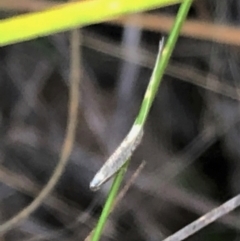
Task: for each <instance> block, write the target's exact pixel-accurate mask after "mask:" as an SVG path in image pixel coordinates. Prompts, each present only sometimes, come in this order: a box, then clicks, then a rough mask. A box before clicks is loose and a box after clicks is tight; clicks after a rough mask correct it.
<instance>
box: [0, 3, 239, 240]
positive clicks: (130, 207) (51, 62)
mask: <svg viewBox="0 0 240 241" xmlns="http://www.w3.org/2000/svg"><path fill="white" fill-rule="evenodd" d="M56 3H57V2H56V1H55V2H53V1H46V0H45V1H43V0H21V1H7V0H2V1H0V18H1V19H4V18H7V17H10V16H14V15H17V14H20V13H24V12H30V11H36V10H41V9H44V8H46V7H49V6H51V5H54V4H56ZM177 9H178V6H172V7H168V8H164V9H159V10H155V11H151V12H148V13H143V14H138V15H136V16H132V18H133V19H134V21H136V23H138V24H137V26H135V27H134V26H130V25H129V23H131V19H130V18H123V19H120V20H118V21H114V22H108V23H103V24H98V25H94V26H90V27H86V28H83V29H81V30H79V31H80V35H81V51H80V53H79V54H80V55H81V66H79V70H80V72H81V75H82V77H81V84H80V89H79V91H80V97H81V98H80V101H79V114H78V126H77V132H76V140H75V144H74V148H73V151H72V154H71V157H70V161H69V163H68V165H67V167H66V169H65V171H64V173H63V176H62V177H61V179H60V181H59V182H58V184H57V186H56V188H55V189H54V192H52V193H51V194H50V195H49V196H48V197H47V198H46V199H45V201H44V202H43V203H42V205H41V206H40V207H39V208H38V209H37V210H36V211H35V212H34V213H32V214H31V215H30V216H29V217H28V218H27V220H26V221H24V222H23V223H22V224H21V225H19V226H18V227H17V228H13V229H12V230H10V231H9V232H7V233H6V234H5V235H4V237H2V238H1V239H0V240H6V241H8V240H9V241H11V240H21V241H23V240H24V241H30V240H31V241H32V240H71V241H74V240H84V239H85V238H86V237H87V235H88V234H89V232H90V231H91V230H92V228H93V227H94V226H95V224H96V221H97V219H98V216H99V214H100V212H101V209H102V206H103V204H104V201H105V198H106V195H107V191H108V189H109V187H110V183H108V184H106V186H105V187H104V188H102V189H101V190H100V191H98V192H92V191H90V190H89V182H90V181H91V179H92V177H93V176H94V174H95V173H96V171H97V170H98V169H99V168H100V167H101V165H102V164H103V163H104V162H105V161H106V159H107V157H108V156H109V155H110V154H111V153H112V152H113V151H114V149H115V148H116V147H117V145H118V144H119V143H120V142H121V140H122V139H123V138H124V136H125V135H126V133H127V132H128V130H129V129H130V127H131V125H132V123H133V121H134V118H135V117H136V114H137V113H138V110H139V106H140V104H141V100H142V98H143V95H144V92H145V90H146V87H147V84H148V81H149V78H150V74H151V71H152V68H153V65H154V61H155V58H156V54H157V50H158V43H159V40H160V39H161V37H162V36H167V35H168V31H167V28H168V27H167V23H169V21H170V20H171V18H173V17H174V14H176V12H177ZM166 16H167V17H166ZM63 17H64V16H63ZM189 19H190V20H191V21H194V22H191V23H192V24H193V25H191V24H190V25H191V26H190V25H188V28H186V29H185V30H183V32H182V33H183V36H182V37H180V39H179V41H178V43H177V46H176V49H175V51H174V53H173V57H172V59H171V62H170V65H169V67H168V69H167V72H166V74H165V76H164V79H163V82H162V84H161V86H160V89H159V92H158V95H157V97H156V99H155V102H154V105H153V107H152V109H151V112H150V115H149V118H148V121H147V125H146V127H145V135H144V138H143V141H142V143H141V145H140V148H138V150H137V151H136V153H135V154H134V156H133V158H132V161H131V164H130V168H129V170H128V172H127V174H126V177H125V179H124V180H125V181H124V183H127V182H128V181H129V179H130V178H131V176H132V175H133V174H134V173H135V171H136V169H137V168H138V166H139V165H140V164H141V163H142V161H143V160H144V161H146V166H145V167H144V169H143V170H142V172H141V173H140V174H139V176H138V177H137V179H136V180H135V181H134V183H132V184H131V187H130V189H129V191H128V192H127V194H126V195H125V196H124V198H123V199H122V200H121V202H120V203H119V204H118V206H117V207H116V208H115V210H114V212H113V213H112V214H111V216H110V218H109V221H108V223H107V226H106V229H105V232H104V235H103V237H102V240H109V241H110V240H125V241H134V240H138V241H160V240H162V239H163V238H164V237H167V236H168V235H170V234H171V233H173V232H174V231H177V230H178V229H180V228H181V227H184V226H185V225H186V224H188V223H190V222H191V221H193V220H195V219H196V218H198V217H200V216H201V215H203V214H204V213H206V212H208V211H210V210H211V209H213V208H214V207H216V206H218V205H220V204H221V203H222V202H224V201H226V200H228V199H229V198H231V197H232V196H234V195H236V194H238V193H239V191H240V180H239V178H240V148H239V145H240V125H239V121H240V105H239V100H240V89H239V83H240V80H239V76H240V49H239V46H240V28H239V25H240V2H239V1H238V0H221V1H217V0H196V1H195V2H194V4H193V6H192V8H191V11H190V14H189ZM155 20H156V21H155ZM164 21H165V22H164ZM161 23H162V24H161ZM158 24H159V28H158ZM194 24H195V25H194ZM209 26H211V28H210V27H209ZM224 26H225V27H224ZM221 27H222V28H224V31H221V29H220V28H221ZM219 33H221V34H219ZM0 34H1V33H0ZM234 34H235V35H234ZM69 36H70V33H69V32H67V33H61V34H56V35H54V36H48V37H45V38H39V39H36V40H33V41H28V42H24V43H20V44H15V45H10V46H6V47H1V48H0V135H1V138H0V210H1V212H0V220H1V223H3V222H4V221H6V220H8V219H9V218H11V217H13V216H14V215H15V214H16V213H18V212H19V211H20V210H22V209H23V208H24V207H26V206H27V205H28V204H29V203H30V202H31V201H32V200H33V199H34V198H35V197H36V195H37V194H38V193H39V191H40V190H41V189H42V188H43V187H44V185H45V184H46V182H47V181H48V180H49V178H50V177H51V174H52V172H53V171H54V168H55V166H56V165H57V163H58V160H59V155H60V152H61V147H62V143H63V140H64V136H65V132H66V122H67V114H68V112H67V107H68V99H69V93H68V92H69V84H70V82H69V63H70V59H69V58H70V57H69V56H70V50H71V48H70V40H69ZM239 218H240V216H239V212H238V211H237V210H236V211H235V212H232V213H230V214H229V215H228V216H225V217H224V218H221V219H219V220H218V221H217V222H215V223H214V224H212V225H210V226H208V227H207V228H205V229H203V230H202V231H200V232H198V233H197V234H195V235H193V236H192V237H191V238H188V239H187V240H189V241H190V240H191V241H197V240H206V241H208V240H219V241H222V240H240V221H239Z"/></svg>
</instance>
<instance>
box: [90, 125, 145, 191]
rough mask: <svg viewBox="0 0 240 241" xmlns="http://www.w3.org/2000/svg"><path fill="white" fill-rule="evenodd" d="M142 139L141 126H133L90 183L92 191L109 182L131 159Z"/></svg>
mask: <svg viewBox="0 0 240 241" xmlns="http://www.w3.org/2000/svg"><path fill="white" fill-rule="evenodd" d="M142 137H143V127H142V125H138V124H135V125H133V127H132V129H131V130H130V132H129V133H128V135H127V136H126V137H125V138H124V140H123V141H122V143H121V144H120V145H119V147H118V148H117V149H116V151H115V152H114V153H113V154H112V155H111V156H110V157H109V159H108V160H107V161H106V162H105V164H104V165H103V166H102V168H101V169H100V170H99V171H98V172H97V174H96V175H95V176H94V178H93V180H92V181H91V183H90V188H91V189H92V190H93V191H96V190H98V189H99V188H100V187H101V185H102V184H104V183H105V182H106V181H108V180H109V178H111V177H112V176H113V175H114V174H115V173H116V172H117V171H119V169H120V168H121V167H122V166H123V165H124V163H126V161H127V160H128V159H129V158H130V157H131V155H132V153H133V152H134V151H135V149H136V148H137V147H138V145H139V144H140V142H141V140H142Z"/></svg>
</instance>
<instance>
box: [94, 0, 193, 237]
mask: <svg viewBox="0 0 240 241" xmlns="http://www.w3.org/2000/svg"><path fill="white" fill-rule="evenodd" d="M192 1H193V0H184V1H183V3H182V4H181V6H180V8H179V11H178V13H177V17H176V20H175V23H174V25H173V28H172V30H171V33H170V35H169V37H168V39H167V43H166V45H165V47H164V49H163V51H162V53H160V52H159V54H158V56H157V60H156V63H155V67H154V70H153V73H152V76H151V79H150V82H149V85H148V87H147V90H146V93H145V96H144V99H143V102H142V105H141V108H140V111H139V114H138V116H137V118H136V120H135V122H134V125H140V126H143V125H144V124H145V122H146V119H147V117H148V114H149V111H150V108H151V106H152V103H153V100H154V98H155V96H156V94H157V91H158V87H159V85H160V83H161V80H162V77H163V74H164V72H165V69H166V67H167V65H168V62H169V59H170V57H171V54H172V52H173V49H174V47H175V44H176V41H177V39H178V36H179V33H180V30H181V28H182V25H183V23H184V21H185V19H186V17H187V14H188V11H189V9H190V7H191V4H192ZM128 164H129V161H127V162H126V163H125V164H124V166H123V167H122V169H120V171H119V172H118V174H117V175H116V177H115V180H114V182H113V184H112V187H111V190H110V192H109V195H108V198H107V201H106V203H105V206H104V209H103V211H102V214H101V216H100V218H99V221H98V224H97V226H96V229H95V231H94V233H93V236H92V239H91V240H92V241H98V240H99V239H100V237H101V234H102V231H103V228H104V225H105V223H106V221H107V218H108V216H109V213H110V211H111V208H112V206H113V203H114V200H115V198H116V195H117V192H118V189H119V187H120V185H121V182H122V179H123V174H124V172H125V169H126V167H127V166H128Z"/></svg>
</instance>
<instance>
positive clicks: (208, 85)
mask: <svg viewBox="0 0 240 241" xmlns="http://www.w3.org/2000/svg"><path fill="white" fill-rule="evenodd" d="M83 45H84V46H85V47H87V48H90V49H94V50H96V51H99V52H101V53H104V54H107V55H110V56H113V57H116V58H119V59H126V54H125V53H123V51H122V50H121V47H120V46H117V44H116V43H110V42H107V40H106V39H104V38H102V37H101V36H99V35H93V36H91V35H90V34H85V35H84V39H83ZM138 55H139V59H138V60H137V62H136V59H134V58H128V59H127V61H128V62H130V63H135V64H139V65H141V66H143V67H146V68H150V69H151V68H152V66H153V64H154V59H155V56H154V54H152V53H151V52H150V51H148V50H147V49H142V50H141V51H139V53H138ZM166 75H168V76H171V77H174V78H177V79H179V80H182V81H184V82H187V83H190V84H193V85H196V86H199V87H201V88H204V89H207V90H210V91H213V92H215V93H218V94H221V95H223V96H226V97H228V98H231V99H234V100H238V101H239V100H240V97H239V95H237V93H236V90H238V91H239V92H240V89H239V88H238V89H236V88H237V87H233V86H230V85H229V84H226V83H222V82H220V81H219V80H218V77H217V76H215V75H213V74H209V75H208V76H206V74H205V73H204V72H203V71H200V70H197V69H196V68H194V67H192V66H187V65H186V64H179V63H178V64H177V63H174V62H173V61H172V62H171V63H170V64H169V65H168V67H167V70H166ZM207 79H208V81H206V80H207ZM225 82H229V81H227V80H225Z"/></svg>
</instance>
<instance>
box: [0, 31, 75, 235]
mask: <svg viewBox="0 0 240 241" xmlns="http://www.w3.org/2000/svg"><path fill="white" fill-rule="evenodd" d="M79 42H80V37H79V35H78V32H77V30H75V31H73V33H72V36H71V47H72V51H71V69H70V80H71V86H70V89H69V91H70V100H69V113H68V123H67V131H66V137H65V139H64V143H63V147H62V150H61V155H60V160H59V163H58V165H57V166H56V168H55V170H54V172H53V174H52V176H51V178H50V179H49V181H48V183H47V184H46V186H45V187H44V188H43V189H42V191H41V192H40V193H39V195H38V196H37V197H36V198H35V199H34V200H33V202H32V203H31V204H30V205H29V206H27V207H26V208H24V209H23V210H22V211H20V212H19V213H18V214H17V215H15V216H14V217H13V218H11V219H10V220H8V221H6V222H5V223H3V224H2V225H0V233H1V234H3V233H5V232H7V231H9V230H10V229H12V228H14V227H15V226H17V225H18V224H19V223H20V222H21V221H23V220H24V219H26V218H27V217H28V216H29V215H30V214H31V213H32V212H33V211H35V210H36V209H37V208H38V207H39V206H40V205H41V203H42V202H43V200H44V199H45V198H46V197H47V195H48V194H49V193H50V192H51V191H52V190H53V188H54V187H55V185H56V183H57V182H58V180H59V178H60V177H61V175H62V173H63V171H64V170H65V167H66V164H67V162H68V160H69V156H70V154H71V151H72V147H73V142H74V139H75V132H76V125H77V110H78V100H79V83H80V71H79V68H80V59H79Z"/></svg>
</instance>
